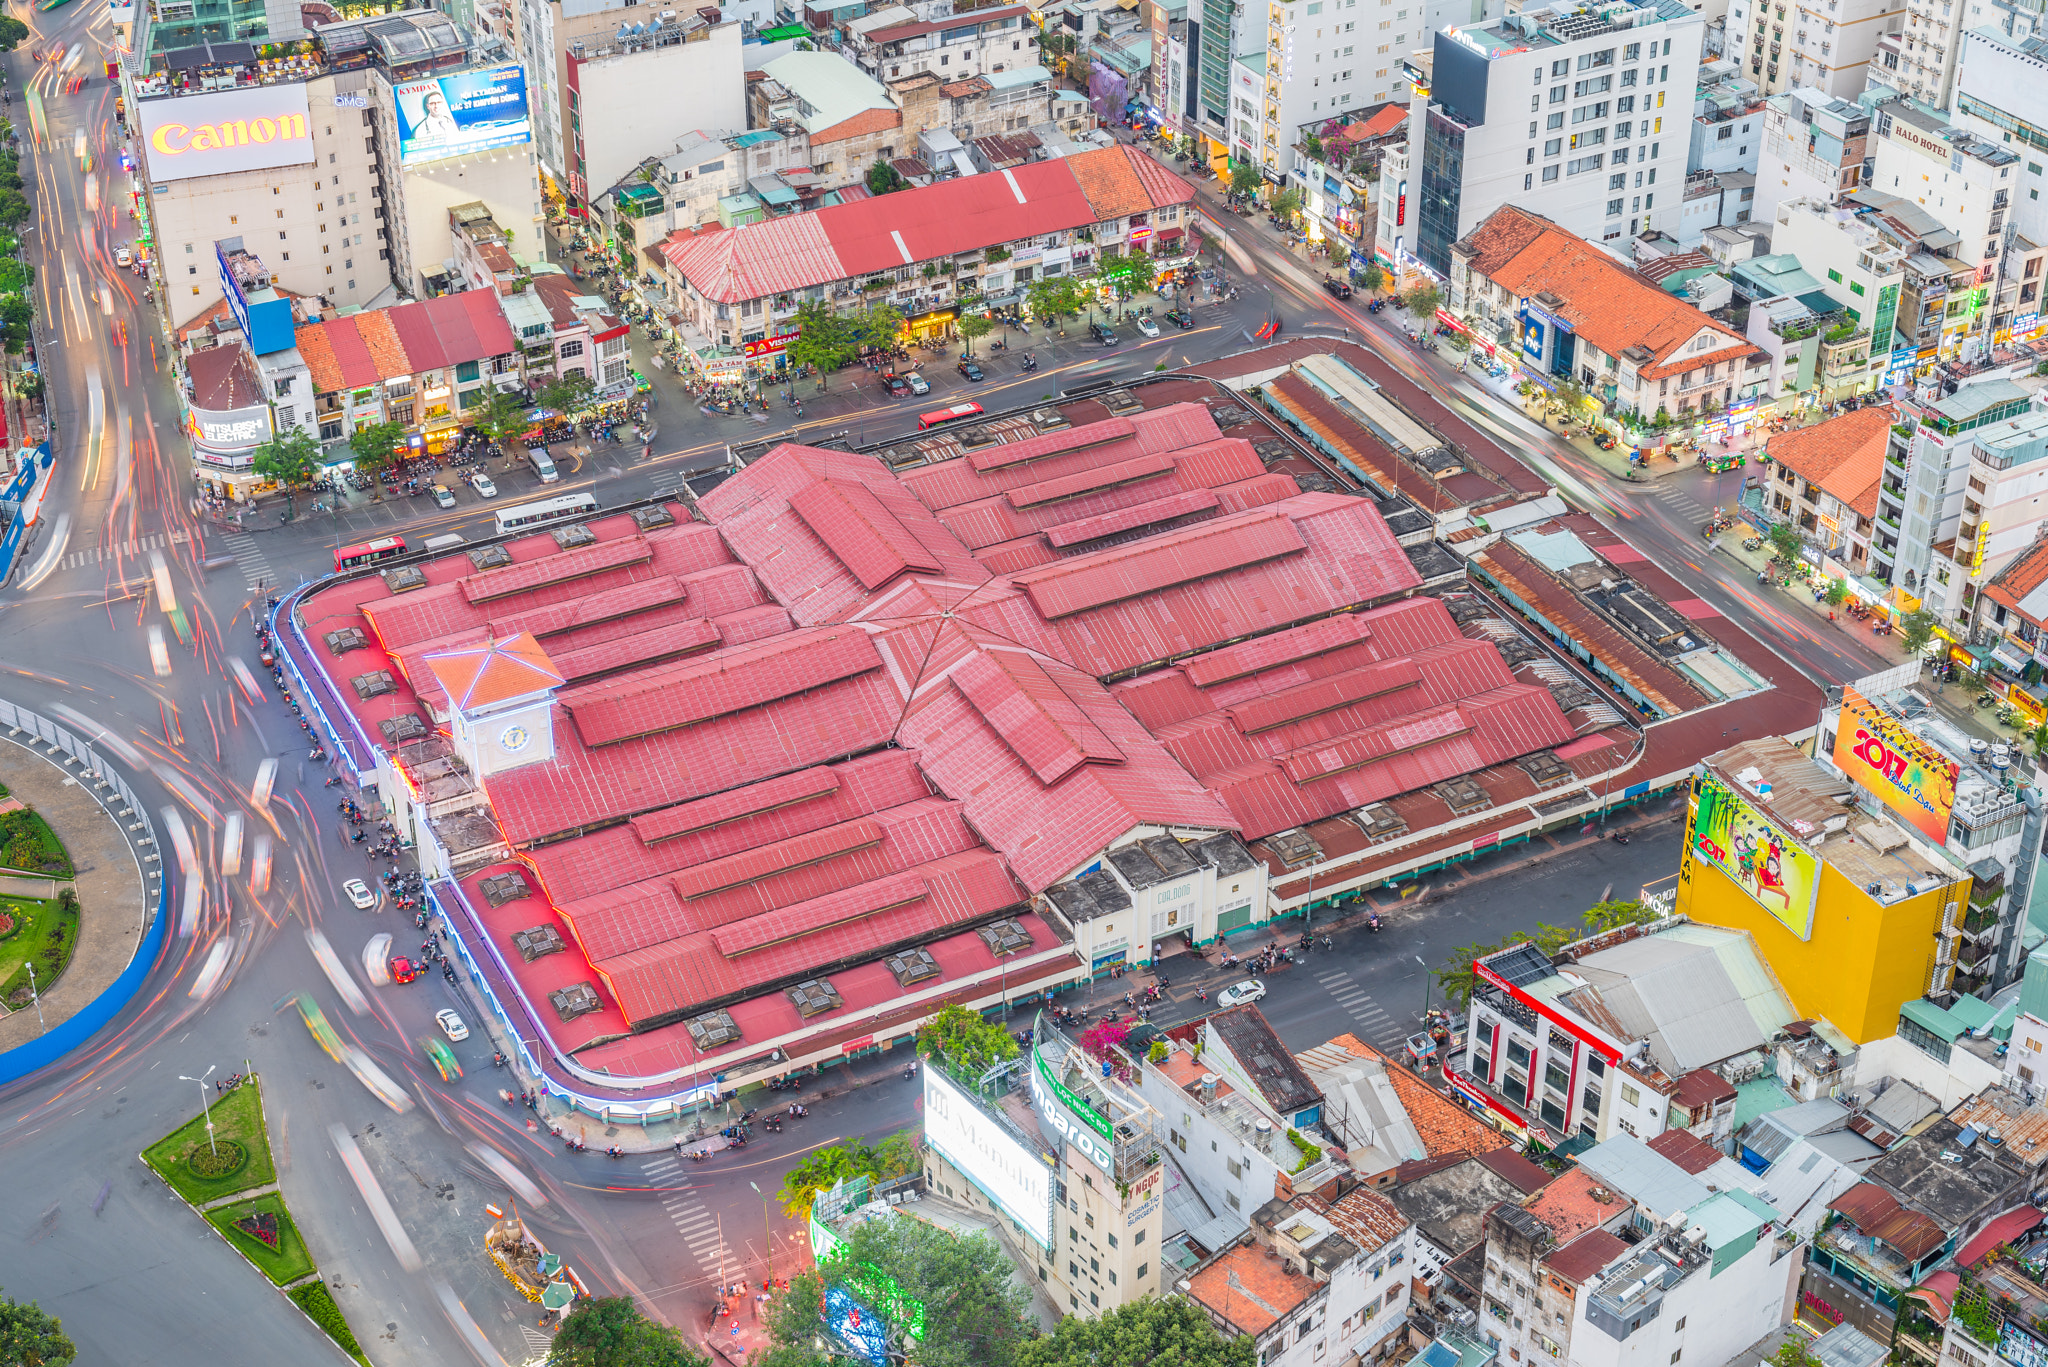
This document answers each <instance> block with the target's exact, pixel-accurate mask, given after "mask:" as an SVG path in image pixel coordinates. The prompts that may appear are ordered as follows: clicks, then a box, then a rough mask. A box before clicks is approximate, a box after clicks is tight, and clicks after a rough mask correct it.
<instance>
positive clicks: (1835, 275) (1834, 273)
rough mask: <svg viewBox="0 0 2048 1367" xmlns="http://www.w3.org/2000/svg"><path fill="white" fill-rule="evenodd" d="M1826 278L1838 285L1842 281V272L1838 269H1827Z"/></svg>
mask: <svg viewBox="0 0 2048 1367" xmlns="http://www.w3.org/2000/svg"><path fill="white" fill-rule="evenodd" d="M1828 279H1830V280H1832V281H1834V282H1835V283H1836V284H1837V285H1839V284H1841V283H1842V273H1841V272H1840V271H1838V270H1833V269H1830V270H1829V271H1828Z"/></svg>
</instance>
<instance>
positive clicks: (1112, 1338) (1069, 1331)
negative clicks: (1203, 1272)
mask: <svg viewBox="0 0 2048 1367" xmlns="http://www.w3.org/2000/svg"><path fill="white" fill-rule="evenodd" d="M1256 1357H1257V1350H1256V1349H1255V1348H1254V1346H1253V1344H1252V1341H1251V1339H1250V1338H1248V1337H1243V1336H1240V1337H1238V1338H1234V1339H1226V1338H1224V1337H1223V1336H1222V1335H1221V1334H1219V1333H1217V1332H1216V1330H1215V1328H1214V1327H1213V1326H1212V1325H1211V1324H1210V1323H1209V1317H1208V1316H1207V1315H1204V1314H1203V1313H1202V1312H1201V1310H1200V1309H1199V1308H1197V1307H1196V1305H1195V1303H1194V1302H1193V1301H1189V1300H1183V1299H1182V1298H1180V1297H1178V1296H1176V1297H1174V1298H1173V1299H1172V1300H1154V1299H1150V1298H1148V1299H1146V1300H1142V1301H1131V1302H1129V1303H1127V1304H1125V1305H1120V1306H1118V1307H1117V1308H1116V1309H1115V1310H1112V1311H1111V1312H1110V1313H1108V1314H1106V1315H1097V1316H1095V1317H1094V1318H1092V1319H1083V1318H1081V1317H1080V1316H1078V1315H1068V1316H1066V1317H1065V1318H1063V1319H1061V1320H1060V1322H1059V1327H1058V1328H1056V1329H1054V1330H1053V1331H1052V1332H1051V1333H1050V1334H1043V1335H1040V1336H1039V1337H1038V1338H1035V1339H1032V1340H1031V1341H1030V1342H1029V1343H1024V1344H1020V1345H1019V1346H1018V1348H1017V1367H1151V1364H1153V1363H1160V1364H1171V1367H1252V1364H1253V1362H1254V1360H1255V1359H1256Z"/></svg>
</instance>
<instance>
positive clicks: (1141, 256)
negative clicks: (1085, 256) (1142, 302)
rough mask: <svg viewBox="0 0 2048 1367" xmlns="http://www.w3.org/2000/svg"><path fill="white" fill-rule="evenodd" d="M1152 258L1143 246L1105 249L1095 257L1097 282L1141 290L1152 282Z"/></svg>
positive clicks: (1118, 287) (1124, 288)
mask: <svg viewBox="0 0 2048 1367" xmlns="http://www.w3.org/2000/svg"><path fill="white" fill-rule="evenodd" d="M1152 275H1153V269H1152V258H1151V257H1149V256H1147V255H1145V252H1144V249H1143V248H1137V247H1134V248H1132V249H1131V250H1130V251H1128V252H1118V251H1106V252H1103V253H1102V254H1101V255H1100V256H1098V257H1096V258H1095V279H1096V281H1097V283H1099V284H1103V285H1107V286H1109V287H1110V288H1111V289H1115V290H1141V289H1143V288H1145V286H1147V285H1149V284H1151V283H1152Z"/></svg>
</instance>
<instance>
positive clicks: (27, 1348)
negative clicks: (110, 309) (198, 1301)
mask: <svg viewBox="0 0 2048 1367" xmlns="http://www.w3.org/2000/svg"><path fill="white" fill-rule="evenodd" d="M8 22H9V23H11V24H13V25H14V26H15V27H16V28H20V27H21V24H20V22H19V21H18V20H12V19H10V20H8ZM7 46H9V47H12V46H14V44H12V43H9V44H8V45H7ZM76 1356H78V1349H77V1348H76V1347H74V1346H73V1345H72V1342H71V1340H70V1339H68V1338H66V1337H64V1328H63V1325H62V1324H61V1323H60V1322H59V1321H58V1320H57V1318H56V1317H55V1316H52V1315H46V1314H44V1313H43V1308H42V1307H41V1306H39V1305H37V1304H36V1303H35V1302H34V1301H27V1302H23V1301H17V1300H15V1299H14V1298H13V1297H11V1296H10V1297H8V1298H7V1299H5V1300H0V1367H58V1365H59V1364H62V1363H68V1362H70V1361H71V1360H72V1359H73V1358H74V1357H76Z"/></svg>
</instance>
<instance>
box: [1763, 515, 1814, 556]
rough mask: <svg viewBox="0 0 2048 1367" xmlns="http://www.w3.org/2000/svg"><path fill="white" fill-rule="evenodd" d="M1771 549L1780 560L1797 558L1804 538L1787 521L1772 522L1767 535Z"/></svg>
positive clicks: (1803, 543) (1804, 540)
mask: <svg viewBox="0 0 2048 1367" xmlns="http://www.w3.org/2000/svg"><path fill="white" fill-rule="evenodd" d="M1768 540H1769V541H1770V543H1771V549H1772V550H1774V551H1776V552H1777V553H1778V558H1779V559H1780V560H1788V561H1789V560H1797V559H1798V558H1799V552H1800V550H1801V549H1802V548H1803V547H1804V545H1805V542H1806V539H1805V538H1804V537H1802V536H1800V535H1799V529H1798V528H1797V527H1795V526H1793V525H1792V524H1791V523H1789V522H1774V523H1772V524H1771V530H1770V534H1769V537H1768Z"/></svg>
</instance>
